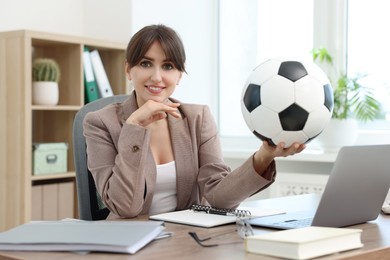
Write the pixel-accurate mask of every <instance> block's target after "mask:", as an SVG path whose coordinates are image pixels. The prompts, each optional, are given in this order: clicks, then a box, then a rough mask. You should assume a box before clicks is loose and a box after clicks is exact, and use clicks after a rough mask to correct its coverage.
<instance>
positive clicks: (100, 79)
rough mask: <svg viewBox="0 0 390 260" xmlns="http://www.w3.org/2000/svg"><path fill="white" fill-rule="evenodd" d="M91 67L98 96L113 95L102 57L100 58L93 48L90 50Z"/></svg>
mask: <svg viewBox="0 0 390 260" xmlns="http://www.w3.org/2000/svg"><path fill="white" fill-rule="evenodd" d="M90 55H91V62H92V69H93V72H94V75H95V79H96V83H97V86H98V89H99V93H100V97H110V96H113V95H114V94H113V92H112V88H111V85H110V82H109V81H108V77H107V74H106V71H105V70H104V66H103V62H102V59H101V58H100V55H99V52H98V50H93V51H91V52H90Z"/></svg>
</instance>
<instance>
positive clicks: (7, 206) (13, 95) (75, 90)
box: [0, 30, 128, 231]
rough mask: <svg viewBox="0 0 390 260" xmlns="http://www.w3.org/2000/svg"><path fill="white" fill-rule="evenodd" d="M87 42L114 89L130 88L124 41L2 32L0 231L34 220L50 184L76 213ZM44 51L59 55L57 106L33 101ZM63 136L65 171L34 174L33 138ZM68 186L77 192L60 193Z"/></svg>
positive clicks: (46, 140)
mask: <svg viewBox="0 0 390 260" xmlns="http://www.w3.org/2000/svg"><path fill="white" fill-rule="evenodd" d="M84 46H88V47H89V49H90V50H93V49H97V50H98V51H99V53H100V55H101V58H102V61H103V64H104V67H105V70H106V73H107V76H108V78H109V81H110V84H111V87H112V89H113V92H114V94H124V93H127V92H128V90H127V82H126V77H125V74H124V70H123V65H124V61H125V48H126V45H125V43H115V42H110V41H103V40H94V39H88V38H84V37H75V36H66V35H59V34H52V33H44V32H37V31H30V30H19V31H11V32H1V33H0V143H1V144H2V145H1V147H0V231H4V230H6V229H9V228H11V227H14V226H16V225H19V224H22V223H25V222H27V221H29V220H31V219H32V211H33V209H36V205H35V203H36V201H42V199H40V197H39V196H45V195H44V194H46V193H47V192H46V193H45V192H43V190H50V189H49V188H50V187H51V189H52V190H56V192H55V193H57V194H58V196H57V198H58V200H57V203H59V204H62V203H67V201H72V203H73V204H69V205H70V206H71V207H72V208H73V214H72V215H71V216H67V217H77V205H76V203H74V202H75V201H76V199H75V198H76V195H75V194H74V193H75V189H74V188H73V189H72V188H70V186H71V185H73V186H74V181H75V180H74V178H75V173H74V169H75V167H74V162H73V146H72V127H73V118H74V116H75V114H76V113H77V111H78V110H79V109H80V108H81V107H82V106H83V105H84V80H83V66H82V65H83V60H82V52H83V49H84ZM42 57H45V58H52V59H55V60H56V61H57V63H58V64H59V66H60V69H61V80H60V82H59V102H58V105H56V106H41V105H32V95H31V94H32V76H31V68H32V61H33V60H34V59H35V58H42ZM59 142H62V143H67V144H68V145H69V146H68V150H67V172H65V173H55V174H45V175H34V176H33V174H32V165H33V163H32V162H33V156H32V149H31V147H32V145H33V143H59ZM63 184H64V185H63ZM44 185H52V186H44ZM53 187H54V188H53ZM64 187H67V188H65V190H66V192H64V191H63V190H64ZM33 190H34V192H33ZM69 190H72V192H71V193H72V194H73V198H67V199H66V200H64V199H62V197H63V195H61V194H69ZM37 194H38V195H37ZM37 196H38V197H37ZM33 203H34V205H32V204H33ZM46 204H48V203H43V204H42V206H43V207H46V206H48V205H50V203H49V204H48V205H46ZM69 205H68V206H69ZM65 207H66V205H65ZM42 212H43V211H42ZM67 212H68V213H67V214H69V211H67ZM34 216H38V215H37V214H36V213H34ZM58 217H60V218H61V217H64V215H61V214H59V215H58ZM38 218H39V217H38Z"/></svg>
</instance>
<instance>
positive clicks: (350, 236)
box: [244, 226, 363, 259]
mask: <svg viewBox="0 0 390 260" xmlns="http://www.w3.org/2000/svg"><path fill="white" fill-rule="evenodd" d="M361 232H362V230H361V229H350V228H331V227H314V226H311V227H306V228H298V229H289V230H283V231H275V232H271V233H265V234H260V235H254V236H249V237H247V238H245V242H244V243H245V250H246V251H247V252H249V253H256V254H263V255H270V256H276V257H282V258H285V259H311V258H314V257H319V256H323V255H328V254H332V253H337V252H341V251H346V250H351V249H355V248H360V247H362V246H363V244H362V243H361Z"/></svg>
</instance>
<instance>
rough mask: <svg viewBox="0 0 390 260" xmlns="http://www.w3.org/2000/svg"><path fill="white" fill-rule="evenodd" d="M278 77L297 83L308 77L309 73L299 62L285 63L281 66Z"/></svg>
mask: <svg viewBox="0 0 390 260" xmlns="http://www.w3.org/2000/svg"><path fill="white" fill-rule="evenodd" d="M278 75H280V76H283V77H285V78H287V79H289V80H291V81H292V82H295V81H297V80H298V79H300V78H303V77H304V76H306V75H307V71H306V69H305V67H304V66H303V64H302V63H300V62H298V61H284V62H282V63H281V64H280V67H279V71H278Z"/></svg>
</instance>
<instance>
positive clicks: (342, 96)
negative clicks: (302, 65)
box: [312, 47, 381, 150]
mask: <svg viewBox="0 0 390 260" xmlns="http://www.w3.org/2000/svg"><path fill="white" fill-rule="evenodd" d="M312 57H313V60H314V61H315V62H317V63H319V65H320V66H321V65H325V66H328V68H330V69H333V73H334V74H332V75H333V77H332V75H328V77H329V80H330V82H331V84H332V86H333V95H334V108H333V114H332V119H331V121H330V123H329V125H328V126H327V127H326V128H325V129H324V131H323V133H321V134H320V135H319V136H318V141H319V142H320V144H321V146H322V147H323V148H324V150H338V149H339V148H340V147H341V146H344V145H352V144H354V143H355V141H356V138H357V136H358V123H357V121H362V122H367V121H372V120H374V119H375V117H376V116H377V114H378V113H379V112H380V111H381V106H380V103H379V102H378V101H377V100H376V99H375V98H374V95H373V89H372V88H370V87H368V86H365V85H363V84H361V83H360V80H361V79H362V78H364V77H365V76H366V75H356V76H353V77H349V76H347V74H346V73H343V72H342V73H339V72H337V71H335V68H334V66H333V57H332V56H331V55H330V53H329V52H328V50H327V49H326V48H323V47H320V48H316V49H313V51H312Z"/></svg>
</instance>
